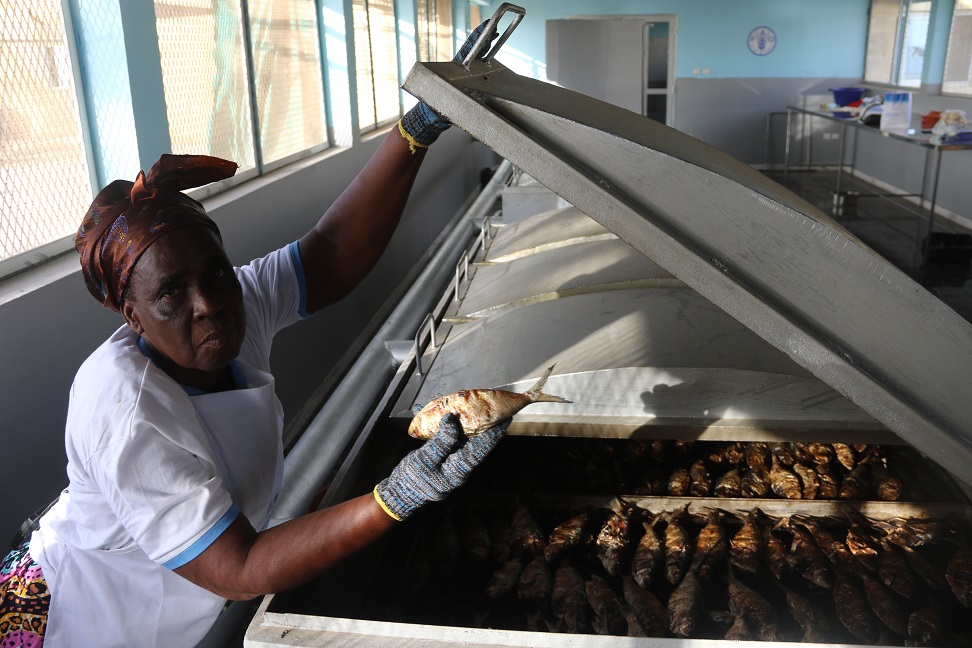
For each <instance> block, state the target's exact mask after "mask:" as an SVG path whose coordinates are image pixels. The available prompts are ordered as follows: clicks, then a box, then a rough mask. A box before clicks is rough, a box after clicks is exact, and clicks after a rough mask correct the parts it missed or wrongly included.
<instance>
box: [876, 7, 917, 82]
mask: <svg viewBox="0 0 972 648" xmlns="http://www.w3.org/2000/svg"><path fill="white" fill-rule="evenodd" d="M870 12H871V15H870V18H869V21H868V30H867V54H866V58H865V61H864V80H865V81H869V82H871V83H882V84H887V85H896V86H904V87H913V88H917V87H919V86H920V85H921V73H922V68H923V66H924V62H925V45H926V41H927V38H928V24H929V20H930V18H931V2H930V0H872V1H871V9H870Z"/></svg>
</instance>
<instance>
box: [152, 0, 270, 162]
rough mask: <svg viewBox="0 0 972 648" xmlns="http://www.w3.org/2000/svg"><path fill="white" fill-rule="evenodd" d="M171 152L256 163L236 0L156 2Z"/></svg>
mask: <svg viewBox="0 0 972 648" xmlns="http://www.w3.org/2000/svg"><path fill="white" fill-rule="evenodd" d="M155 17H156V29H157V31H158V35H159V56H160V58H161V63H162V84H163V87H164V90H165V105H166V113H167V116H168V121H169V139H170V140H171V143H172V152H173V153H199V154H206V155H215V156H216V157H221V158H225V159H227V160H233V161H234V162H236V163H237V164H238V165H239V166H240V170H241V171H242V170H246V169H252V168H254V167H255V166H256V158H255V154H254V146H253V126H252V117H251V111H250V84H249V80H248V75H247V70H246V49H245V46H244V43H245V41H244V37H243V14H242V9H241V6H240V0H156V2H155Z"/></svg>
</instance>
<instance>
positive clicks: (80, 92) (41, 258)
mask: <svg viewBox="0 0 972 648" xmlns="http://www.w3.org/2000/svg"><path fill="white" fill-rule="evenodd" d="M58 4H59V5H60V8H61V23H62V26H63V28H64V34H65V39H64V40H65V46H66V48H67V56H68V61H69V63H70V66H71V75H72V77H73V79H74V97H75V102H76V105H77V110H78V114H77V119H78V126H79V135H80V139H81V142H80V144H81V147H82V150H83V152H84V161H85V165H86V167H87V175H88V184H89V187H90V189H91V197H92V199H94V196H95V195H96V193H97V191H96V190H95V188H96V187H98V184H99V183H98V167H97V165H96V161H95V155H94V144H93V142H92V138H91V125H90V122H89V121H88V106H87V103H86V101H85V93H84V84H83V75H82V74H81V61H80V56H79V54H78V45H77V39H76V37H75V34H76V32H75V25H74V17H73V15H72V12H71V6H70V0H60V2H59V3H58ZM80 216H81V215H79V218H78V223H79V224H80V222H81V220H80ZM74 238H75V234H68V235H67V236H60V237H57V238H53V239H50V240H48V241H46V242H45V243H42V244H40V245H38V246H36V247H33V248H30V249H28V250H25V251H23V252H19V253H17V254H14V255H12V256H9V257H4V258H0V281H4V280H6V279H9V278H10V277H13V276H16V275H18V274H21V273H22V272H25V271H27V270H30V269H31V268H33V267H35V266H38V265H40V264H43V263H45V262H47V261H50V260H51V259H55V258H57V257H60V256H63V255H65V254H67V253H69V252H72V251H74Z"/></svg>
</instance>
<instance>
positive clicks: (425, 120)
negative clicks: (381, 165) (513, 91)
mask: <svg viewBox="0 0 972 648" xmlns="http://www.w3.org/2000/svg"><path fill="white" fill-rule="evenodd" d="M488 23H489V21H488V20H484V21H483V22H482V23H481V24H480V25H479V27H477V28H476V29H474V30H473V32H472V33H471V34H469V38H467V39H466V42H465V43H463V44H462V47H460V48H459V51H458V52H456V55H455V56H454V57H453V58H452V60H453V61H455V62H457V63H460V64H461V63H462V62H463V60H465V58H466V56H467V55H468V54H469V52H470V51H471V50H472V48H473V46H474V45H475V44H476V41H477V40H479V36H480V34H482V33H483V30H484V29H486V25H487V24H488ZM497 34H498V32H497V31H496V29H495V28H494V29H493V33H492V34H490V37H489V43H484V46H483V49H482V51H481V53H480V55H479V58H483V57H484V56H486V54H487V53H488V52H489V47H490V44H491V43H492V42H493V40H494V39H495V38H496V36H497ZM450 126H452V122H450V121H449V120H448V119H446V118H445V117H444V116H442V115H440V114H439V113H437V112H435V111H434V110H432V108H431V107H430V106H429V105H428V104H427V103H424V102H419V103H417V104H415V106H414V107H412V109H411V110H409V111H408V112H407V113H405V116H404V117H402V119H401V121H399V122H398V130H399V132H401V134H402V137H404V138H405V139H406V140H407V141H408V148H409V150H410V151H411V152H412V153H415V150H416V147H418V148H428V146H429V145H430V144H432V142H434V141H435V140H436V139H438V138H439V135H441V134H442V133H443V132H444V131H445V130H446V129H448V128H449V127H450Z"/></svg>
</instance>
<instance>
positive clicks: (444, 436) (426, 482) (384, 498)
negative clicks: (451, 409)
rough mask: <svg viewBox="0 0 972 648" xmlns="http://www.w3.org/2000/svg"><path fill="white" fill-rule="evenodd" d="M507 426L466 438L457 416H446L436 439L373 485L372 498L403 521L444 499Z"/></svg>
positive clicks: (406, 457)
mask: <svg viewBox="0 0 972 648" xmlns="http://www.w3.org/2000/svg"><path fill="white" fill-rule="evenodd" d="M509 425H510V419H507V420H505V421H503V422H501V423H498V424H496V425H495V426H493V427H491V428H490V429H488V430H486V431H485V432H483V433H482V434H480V435H479V436H475V437H472V438H469V439H467V438H466V437H465V436H464V435H463V433H462V426H461V425H460V424H459V417H458V416H456V415H455V414H446V415H445V416H443V417H442V422H441V423H440V424H439V431H438V432H436V434H435V436H433V437H432V438H431V439H429V440H428V441H426V442H425V443H424V444H423V445H422V447H421V448H419V449H418V450H413V451H412V452H410V453H408V454H407V455H405V458H404V459H402V460H401V462H400V463H399V464H398V465H397V466H395V469H394V470H392V473H391V475H389V476H388V477H387V478H386V479H384V480H382V481H381V482H380V483H379V484H378V485H377V486H375V490H374V495H375V499H376V500H377V501H378V504H380V505H381V508H382V509H384V510H385V512H386V513H388V514H389V515H390V516H392V517H393V518H395V519H396V520H404V519H405V518H407V517H408V516H409V515H411V514H412V513H414V512H415V510H416V509H418V508H419V507H421V506H422V505H424V504H428V503H429V502H438V501H441V500H443V499H445V496H446V495H448V494H449V493H451V492H452V491H453V490H455V489H456V488H458V487H459V486H461V485H462V484H463V483H464V482H465V481H466V478H467V477H468V476H469V473H470V472H472V469H473V468H475V467H476V466H478V465H479V463H480V462H481V461H482V460H483V459H484V458H485V457H486V455H487V454H489V452H490V451H491V450H492V449H493V448H495V447H496V444H497V443H499V441H500V439H502V438H503V435H504V434H505V433H506V428H508V427H509ZM457 446H458V449H456V447H457Z"/></svg>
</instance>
